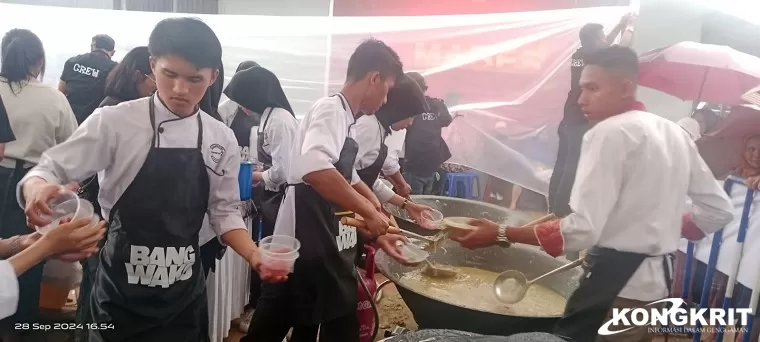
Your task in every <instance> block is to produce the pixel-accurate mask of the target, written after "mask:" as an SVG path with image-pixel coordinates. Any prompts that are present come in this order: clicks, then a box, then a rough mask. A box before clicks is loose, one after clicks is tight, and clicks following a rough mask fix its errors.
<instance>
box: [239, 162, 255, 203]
mask: <svg viewBox="0 0 760 342" xmlns="http://www.w3.org/2000/svg"><path fill="white" fill-rule="evenodd" d="M238 186H239V187H240V200H241V201H246V200H249V199H251V195H252V188H253V162H251V161H242V162H240V173H239V174H238Z"/></svg>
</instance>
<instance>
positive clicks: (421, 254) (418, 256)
mask: <svg viewBox="0 0 760 342" xmlns="http://www.w3.org/2000/svg"><path fill="white" fill-rule="evenodd" d="M396 246H398V247H399V249H400V250H401V256H402V257H403V258H404V260H406V262H408V263H410V264H419V263H422V262H423V261H425V259H427V258H428V257H429V256H430V253H428V252H426V251H424V250H423V249H422V248H420V247H418V246H417V245H415V244H412V243H403V242H401V241H399V242H397V243H396Z"/></svg>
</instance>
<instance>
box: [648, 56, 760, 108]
mask: <svg viewBox="0 0 760 342" xmlns="http://www.w3.org/2000/svg"><path fill="white" fill-rule="evenodd" d="M639 62H640V66H639V70H640V72H639V73H640V77H639V84H641V85H643V86H645V87H649V88H653V89H657V90H659V91H662V92H664V93H667V94H670V95H673V96H675V97H678V98H680V99H682V100H685V101H687V100H700V101H706V102H711V103H720V104H742V103H744V102H743V101H742V100H741V96H742V95H743V94H745V93H746V92H747V91H748V90H750V89H752V88H753V87H755V86H757V85H758V84H760V58H757V57H755V56H752V55H749V54H746V53H743V52H739V51H736V50H734V49H732V48H730V47H728V46H723V45H712V44H701V43H694V42H680V43H678V44H675V45H671V46H668V47H664V48H659V49H655V50H652V51H649V52H647V53H644V54H643V55H641V56H640V57H639Z"/></svg>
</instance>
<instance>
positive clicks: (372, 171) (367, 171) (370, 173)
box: [356, 122, 388, 267]
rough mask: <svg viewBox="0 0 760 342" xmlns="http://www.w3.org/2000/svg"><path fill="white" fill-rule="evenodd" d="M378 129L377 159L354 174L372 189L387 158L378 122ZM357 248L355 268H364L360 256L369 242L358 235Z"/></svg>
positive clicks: (382, 132) (383, 138)
mask: <svg viewBox="0 0 760 342" xmlns="http://www.w3.org/2000/svg"><path fill="white" fill-rule="evenodd" d="M378 128H379V129H380V134H381V138H380V150H379V152H378V154H377V159H375V161H374V162H373V163H372V165H370V166H367V167H365V168H363V169H361V170H356V173H357V174H359V178H361V180H362V182H364V184H367V186H368V187H369V188H370V189H372V187H373V186H374V185H375V181H377V178H378V177H379V176H380V171H382V170H383V164H384V163H385V158H386V157H388V146H387V145H385V132H384V131H383V129H382V127H381V126H380V122H378ZM358 240H359V243H358V247H357V253H356V266H357V267H364V265H365V264H364V262H363V260H362V256H363V255H364V253H365V249H364V244H365V243H368V242H371V241H369V240H367V238H365V237H364V236H362V235H361V234H359V236H358Z"/></svg>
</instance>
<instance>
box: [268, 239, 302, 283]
mask: <svg viewBox="0 0 760 342" xmlns="http://www.w3.org/2000/svg"><path fill="white" fill-rule="evenodd" d="M300 248H301V242H299V241H298V240H297V239H296V238H294V237H291V236H286V235H271V236H267V237H265V238H263V239H261V241H260V242H259V253H260V254H261V264H262V268H264V269H265V270H267V271H269V272H272V273H275V274H282V275H287V274H288V273H291V272H293V266H294V265H295V263H296V259H298V256H299V253H298V250H299V249H300Z"/></svg>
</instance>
